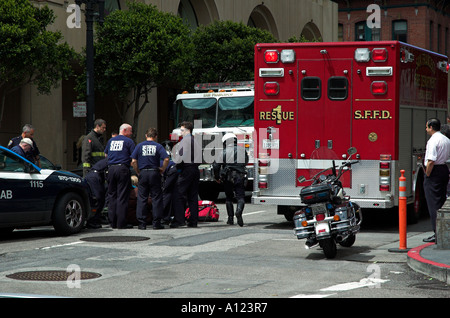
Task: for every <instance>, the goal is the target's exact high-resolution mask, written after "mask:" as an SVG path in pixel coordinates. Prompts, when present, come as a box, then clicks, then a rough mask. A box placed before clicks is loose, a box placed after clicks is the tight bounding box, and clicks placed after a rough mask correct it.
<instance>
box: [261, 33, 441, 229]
mask: <svg viewBox="0 0 450 318" xmlns="http://www.w3.org/2000/svg"><path fill="white" fill-rule="evenodd" d="M447 62H448V58H447V57H446V56H444V55H441V54H437V53H434V52H430V51H427V50H424V49H421V48H418V47H415V46H412V45H408V44H405V43H402V42H398V41H377V42H338V43H331V42H330V43H324V42H321V43H320V42H319V43H275V44H274V43H271V44H257V45H256V46H255V121H254V126H255V136H254V147H255V148H254V155H255V182H254V187H253V194H252V203H254V204H267V205H277V207H278V208H277V210H278V214H284V215H285V216H286V218H287V219H291V218H292V216H293V214H294V212H295V211H296V209H297V208H298V206H301V205H302V204H301V201H300V196H299V193H300V189H301V188H302V187H303V186H305V185H307V184H308V183H306V182H303V183H300V181H299V177H300V176H305V177H306V178H307V179H308V178H310V177H312V175H314V173H316V172H318V171H320V170H322V169H324V168H326V167H330V166H331V165H332V160H335V161H336V163H341V162H342V161H344V160H345V159H346V158H347V156H348V155H347V149H349V148H350V147H355V148H356V149H357V151H358V152H357V154H356V155H353V157H352V160H355V159H358V160H360V163H359V164H356V165H353V166H352V168H351V171H348V172H347V173H346V174H345V179H344V180H342V181H343V184H344V187H345V190H346V193H347V194H348V195H350V196H351V198H352V201H355V202H356V203H358V204H359V205H360V206H361V208H363V209H364V208H374V209H390V208H394V207H397V206H398V195H399V191H398V178H399V176H400V170H405V171H406V173H405V176H406V180H407V202H408V204H409V212H410V213H409V216H410V217H411V220H412V221H415V220H417V217H418V215H419V212H420V211H421V210H423V207H425V206H426V204H425V199H424V195H423V186H422V185H423V170H422V162H423V160H422V158H423V155H424V153H425V146H426V142H427V134H426V131H425V124H426V121H427V120H428V119H429V118H433V117H435V118H439V119H440V120H441V122H442V124H445V123H446V114H447V89H448V88H447V81H448V68H447Z"/></svg>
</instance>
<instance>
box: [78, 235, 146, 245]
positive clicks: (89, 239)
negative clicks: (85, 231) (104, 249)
mask: <svg viewBox="0 0 450 318" xmlns="http://www.w3.org/2000/svg"><path fill="white" fill-rule="evenodd" d="M149 239H150V238H149V237H145V236H112V235H111V236H92V237H84V238H81V239H80V240H82V241H86V242H102V243H120V242H137V241H146V240H149Z"/></svg>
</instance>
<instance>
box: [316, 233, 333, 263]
mask: <svg viewBox="0 0 450 318" xmlns="http://www.w3.org/2000/svg"><path fill="white" fill-rule="evenodd" d="M319 243H320V246H321V247H322V249H323V253H324V254H325V257H326V258H328V259H330V258H335V257H336V254H337V247H336V242H335V241H334V239H333V238H331V237H330V238H327V239H324V240H321V241H319Z"/></svg>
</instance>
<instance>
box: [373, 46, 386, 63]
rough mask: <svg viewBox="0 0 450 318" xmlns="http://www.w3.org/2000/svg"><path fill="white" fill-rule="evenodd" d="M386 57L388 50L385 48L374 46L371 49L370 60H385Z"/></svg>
mask: <svg viewBox="0 0 450 318" xmlns="http://www.w3.org/2000/svg"><path fill="white" fill-rule="evenodd" d="M387 58H388V52H387V50H386V49H385V48H376V49H373V50H372V61H374V62H386V61H387Z"/></svg>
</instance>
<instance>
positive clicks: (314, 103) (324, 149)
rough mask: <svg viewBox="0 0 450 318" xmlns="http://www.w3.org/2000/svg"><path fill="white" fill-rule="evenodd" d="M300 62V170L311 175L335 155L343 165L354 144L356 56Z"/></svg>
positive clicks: (298, 148) (337, 162)
mask: <svg viewBox="0 0 450 318" xmlns="http://www.w3.org/2000/svg"><path fill="white" fill-rule="evenodd" d="M297 62H298V74H299V81H298V85H299V87H298V92H299V97H298V116H297V118H298V136H297V159H298V160H297V174H298V175H302V176H306V177H308V174H309V175H310V176H311V174H313V173H315V172H316V171H318V170H319V169H320V170H321V169H323V168H325V167H328V166H330V165H331V163H332V161H331V160H332V159H334V160H336V164H337V165H339V164H340V163H341V161H342V160H343V159H345V158H346V156H347V150H348V148H350V147H351V133H352V90H351V82H352V78H351V76H352V60H351V59H331V58H330V59H328V58H323V59H299V60H298V61H297ZM305 170H309V172H308V171H305ZM305 174H306V175H305ZM299 185H301V184H298V183H297V186H299Z"/></svg>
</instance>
